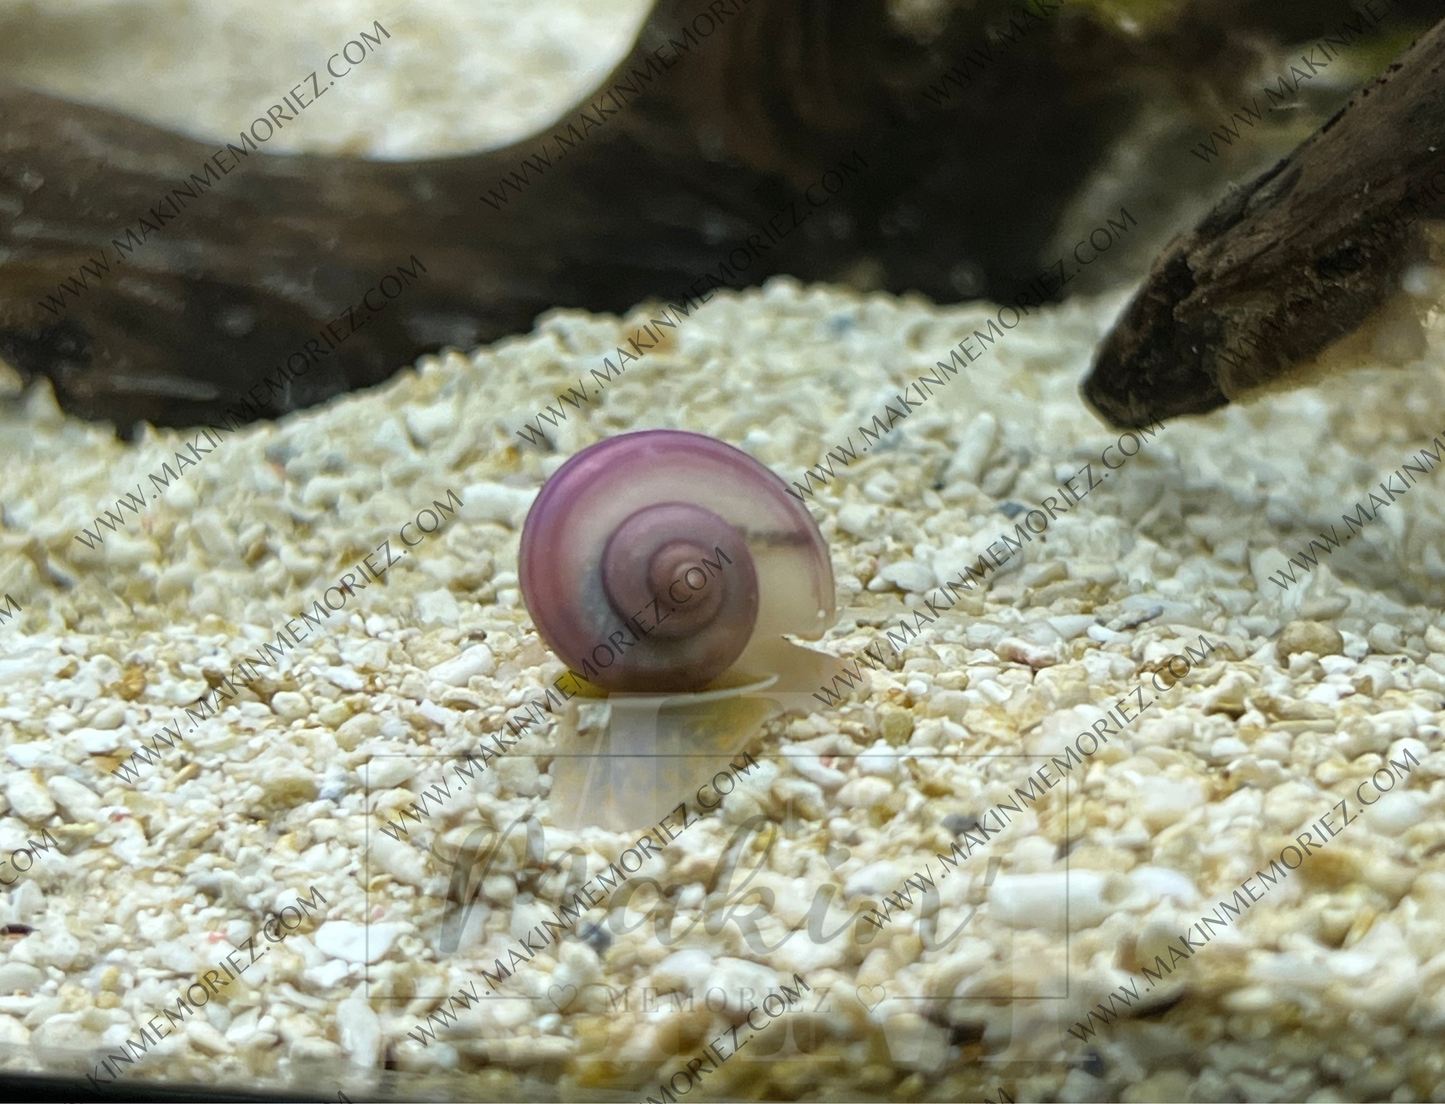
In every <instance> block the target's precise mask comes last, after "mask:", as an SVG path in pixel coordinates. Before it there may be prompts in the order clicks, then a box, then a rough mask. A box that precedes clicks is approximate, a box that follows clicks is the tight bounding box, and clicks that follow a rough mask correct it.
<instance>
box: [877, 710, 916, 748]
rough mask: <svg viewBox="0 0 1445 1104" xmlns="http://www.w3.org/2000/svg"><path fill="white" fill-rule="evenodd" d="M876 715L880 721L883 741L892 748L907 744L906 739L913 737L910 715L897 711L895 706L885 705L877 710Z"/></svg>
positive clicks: (911, 716)
mask: <svg viewBox="0 0 1445 1104" xmlns="http://www.w3.org/2000/svg"><path fill="white" fill-rule="evenodd" d="M878 715H879V719H880V720H881V721H882V728H883V739H885V740H886V741H888V743H889V744H890V745H892V746H893V747H899V746H900V745H902V744H906V743H907V742H908V738H909V737H910V736H912V735H913V714H912V713H910V712H909V711H908V710H906V709H899V708H898V707H897V706H896V705H885V706H883V707H882V708H881V709H879V710H878Z"/></svg>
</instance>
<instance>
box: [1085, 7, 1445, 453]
mask: <svg viewBox="0 0 1445 1104" xmlns="http://www.w3.org/2000/svg"><path fill="white" fill-rule="evenodd" d="M1439 219H1445V22H1442V23H1440V24H1437V25H1436V26H1435V27H1434V28H1433V29H1432V30H1431V31H1429V32H1428V33H1427V34H1425V35H1424V36H1423V37H1422V38H1420V39H1419V40H1418V41H1417V42H1416V43H1415V44H1414V45H1413V46H1412V47H1411V48H1410V49H1408V50H1406V51H1405V53H1404V54H1402V55H1401V56H1400V58H1399V59H1398V60H1397V61H1395V62H1394V63H1393V64H1391V65H1390V66H1389V68H1388V69H1386V71H1385V72H1384V73H1382V74H1380V75H1379V76H1378V77H1376V78H1375V79H1373V80H1372V81H1370V83H1369V84H1368V85H1366V86H1365V87H1364V88H1362V89H1361V90H1360V91H1359V92H1358V93H1357V94H1356V95H1355V96H1354V97H1353V98H1352V99H1351V100H1350V102H1349V103H1348V104H1347V105H1346V106H1345V107H1344V108H1342V109H1341V110H1340V111H1339V112H1338V113H1337V114H1336V115H1335V116H1334V117H1333V118H1332V119H1330V120H1329V121H1328V122H1327V123H1325V124H1324V125H1323V126H1322V127H1321V128H1320V129H1319V131H1318V132H1317V133H1316V134H1314V135H1313V136H1312V137H1311V138H1309V139H1308V140H1307V141H1306V142H1304V144H1302V145H1301V146H1300V147H1299V148H1298V149H1297V150H1295V152H1294V153H1293V154H1291V155H1290V156H1289V157H1287V158H1286V159H1285V160H1283V161H1281V162H1280V163H1279V164H1278V165H1276V166H1275V167H1274V168H1272V169H1270V170H1269V171H1268V172H1266V173H1264V174H1263V175H1262V176H1260V177H1259V178H1258V179H1257V180H1255V181H1254V182H1253V183H1251V184H1249V185H1248V186H1247V187H1245V188H1242V189H1239V190H1237V191H1235V192H1233V193H1232V194H1231V195H1229V196H1227V197H1226V198H1225V199H1224V201H1223V202H1221V203H1220V204H1219V205H1218V206H1217V207H1215V208H1214V210H1213V211H1211V212H1210V214H1209V215H1208V217H1206V218H1205V219H1204V220H1203V221H1202V222H1200V224H1199V225H1198V226H1196V227H1195V228H1194V230H1193V231H1191V232H1190V233H1189V234H1186V235H1184V236H1183V237H1182V238H1180V239H1177V240H1176V241H1175V242H1174V244H1172V245H1171V246H1170V248H1169V249H1168V250H1166V251H1165V253H1164V254H1163V255H1162V256H1160V257H1159V258H1158V259H1157V260H1156V261H1155V262H1154V266H1153V269H1152V271H1151V272H1150V274H1149V279H1148V280H1147V281H1146V283H1145V285H1144V287H1143V289H1142V290H1141V291H1140V292H1139V293H1138V295H1136V296H1135V298H1134V300H1133V302H1132V303H1130V305H1129V307H1128V309H1127V310H1126V311H1125V312H1124V315H1123V317H1122V318H1121V320H1120V321H1119V322H1118V324H1117V325H1116V326H1115V328H1114V330H1113V332H1112V333H1111V334H1110V335H1109V336H1108V338H1107V339H1106V340H1105V342H1104V344H1103V346H1102V347H1101V348H1100V350H1099V353H1098V355H1097V357H1096V359H1095V362H1094V366H1093V369H1092V371H1091V372H1090V374H1089V377H1088V379H1086V380H1085V382H1084V385H1083V394H1084V397H1085V398H1086V399H1087V400H1088V401H1089V402H1090V403H1091V404H1092V405H1093V406H1094V408H1095V409H1096V410H1097V411H1099V413H1101V414H1102V415H1103V416H1104V417H1105V418H1106V419H1108V420H1109V421H1110V422H1111V423H1112V424H1114V425H1116V426H1120V427H1137V426H1144V425H1149V424H1150V423H1152V422H1153V421H1154V420H1155V419H1156V418H1170V417H1175V416H1177V415H1180V414H1201V413H1205V412H1207V411H1210V410H1214V409H1216V408H1218V407H1220V406H1224V405H1225V404H1227V403H1229V402H1231V401H1233V400H1235V399H1239V398H1241V397H1243V396H1246V395H1249V394H1251V393H1253V392H1256V391H1259V390H1261V389H1264V388H1267V387H1278V386H1290V385H1296V384H1298V383H1300V382H1303V381H1304V380H1306V379H1308V378H1309V377H1310V376H1311V374H1312V373H1313V371H1314V364H1313V362H1314V361H1315V359H1316V358H1317V357H1319V356H1320V354H1322V353H1324V352H1326V351H1327V350H1329V349H1330V347H1331V346H1333V345H1335V343H1336V342H1338V341H1340V340H1341V339H1342V338H1344V337H1346V336H1347V335H1349V334H1351V333H1352V332H1354V331H1355V330H1356V329H1358V328H1359V327H1361V326H1362V325H1364V324H1365V323H1367V322H1368V321H1370V320H1371V319H1372V318H1375V317H1377V316H1378V315H1379V312H1381V311H1382V310H1385V309H1387V308H1388V305H1389V304H1390V302H1391V301H1392V300H1393V299H1394V298H1395V297H1396V296H1397V295H1399V294H1400V291H1401V283H1402V279H1403V278H1404V276H1405V274H1406V272H1407V270H1408V269H1409V268H1410V266H1411V265H1414V264H1416V263H1422V262H1425V261H1427V259H1428V258H1429V256H1430V248H1431V235H1432V233H1433V230H1432V228H1431V226H1430V223H1431V222H1432V221H1433V220H1439Z"/></svg>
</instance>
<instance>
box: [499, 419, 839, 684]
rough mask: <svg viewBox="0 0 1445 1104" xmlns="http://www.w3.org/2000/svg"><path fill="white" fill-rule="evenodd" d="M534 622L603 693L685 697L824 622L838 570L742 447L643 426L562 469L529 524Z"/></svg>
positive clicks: (525, 560)
mask: <svg viewBox="0 0 1445 1104" xmlns="http://www.w3.org/2000/svg"><path fill="white" fill-rule="evenodd" d="M518 560H519V564H518V575H519V577H520V582H521V590H522V596H523V600H524V601H525V602H526V604H527V610H528V611H529V612H530V613H531V615H532V620H533V622H534V623H535V624H536V626H537V632H538V634H539V635H541V637H542V639H543V640H545V641H546V642H547V645H548V646H549V647H550V648H551V649H552V650H553V651H554V652H555V653H556V654H557V656H558V657H559V658H560V659H561V660H562V661H563V662H564V663H566V664H567V666H568V667H569V668H571V670H572V671H573V672H575V673H577V674H578V675H580V676H581V677H582V678H584V679H586V680H587V681H588V682H590V683H592V684H593V685H594V686H597V687H599V688H601V689H603V690H607V691H630V692H652V693H658V692H669V691H672V692H682V691H698V690H703V689H705V688H717V687H716V686H714V685H713V684H715V683H717V682H718V680H719V679H721V678H723V676H725V675H727V674H728V673H729V672H734V674H733V677H732V678H731V679H728V680H724V681H731V682H732V683H734V684H737V683H738V682H739V681H740V680H742V681H746V680H747V677H748V676H749V675H757V674H760V673H766V666H767V663H768V660H769V654H770V652H771V651H772V642H773V641H775V640H777V639H778V638H779V637H781V635H782V634H783V633H792V634H795V635H797V636H800V637H803V638H805V639H809V640H815V639H817V638H818V637H819V636H821V635H822V634H823V632H824V630H826V629H827V628H828V627H829V626H830V625H831V624H832V623H833V619H834V615H835V610H834V587H833V568H832V563H831V561H830V559H829V556H828V546H827V544H826V543H825V542H824V540H823V535H822V533H821V532H819V530H818V526H817V523H816V522H814V521H813V518H812V515H810V514H809V513H808V511H807V510H806V509H805V508H804V507H803V505H802V504H801V503H799V502H797V501H795V500H794V499H793V498H792V497H791V496H789V495H788V494H787V493H786V489H785V484H784V483H783V481H782V480H781V479H780V478H778V476H776V475H774V474H773V473H772V472H771V471H769V470H768V469H767V468H766V467H764V466H763V465H762V464H760V463H758V461H756V460H754V459H753V458H752V457H751V456H749V455H747V453H745V452H742V451H741V450H739V449H736V448H733V447H732V446H731V445H728V444H725V443H723V442H722V441H719V440H716V439H715V438H712V437H706V436H704V435H702V434H699V433H686V432H682V431H679V430H664V429H654V430H644V431H642V432H639V433H627V434H623V435H622V436H619V437H613V438H610V439H609V440H606V441H602V442H600V443H598V444H595V445H593V446H591V447H590V448H587V449H584V450H583V451H582V452H579V453H578V454H577V455H576V456H574V457H572V458H571V459H570V460H568V461H567V463H565V464H563V465H562V467H560V468H558V469H557V471H556V473H555V474H554V475H553V476H552V478H551V479H549V480H548V481H547V484H546V486H544V487H543V488H542V491H541V493H540V494H538V496H537V498H536V500H535V501H534V502H533V504H532V508H531V511H530V512H529V513H528V514H527V520H526V522H525V524H524V525H523V526H522V541H521V552H520V554H519V556H518Z"/></svg>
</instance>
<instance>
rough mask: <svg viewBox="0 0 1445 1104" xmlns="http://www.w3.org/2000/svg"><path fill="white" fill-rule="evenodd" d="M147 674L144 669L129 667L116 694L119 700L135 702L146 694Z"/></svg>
mask: <svg viewBox="0 0 1445 1104" xmlns="http://www.w3.org/2000/svg"><path fill="white" fill-rule="evenodd" d="M145 688H146V673H145V668H143V667H127V668H126V669H125V674H124V675H122V676H121V679H120V683H119V685H118V686H117V687H116V690H115V693H116V696H117V697H118V698H121V699H122V700H124V701H135V700H136V699H137V698H138V697H140V696H141V695H142V694H144V693H145Z"/></svg>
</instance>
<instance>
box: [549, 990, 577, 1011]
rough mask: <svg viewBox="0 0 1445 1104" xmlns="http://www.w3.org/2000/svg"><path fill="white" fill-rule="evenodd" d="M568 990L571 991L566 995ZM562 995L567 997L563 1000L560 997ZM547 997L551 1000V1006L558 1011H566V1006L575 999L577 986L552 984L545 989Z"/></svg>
mask: <svg viewBox="0 0 1445 1104" xmlns="http://www.w3.org/2000/svg"><path fill="white" fill-rule="evenodd" d="M569 992H570V993H571V996H567V994H568V993H569ZM564 996H567V999H566V1000H565V1001H564V1000H561V999H560V998H561V997H564ZM547 999H548V1000H550V1001H551V1002H552V1007H553V1008H555V1009H556V1010H557V1011H558V1012H565V1011H567V1006H568V1005H570V1004H571V1003H572V1002H573V1001H574V1000H576V999H577V986H575V985H554V986H552V987H551V988H550V989H548V990H547Z"/></svg>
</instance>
